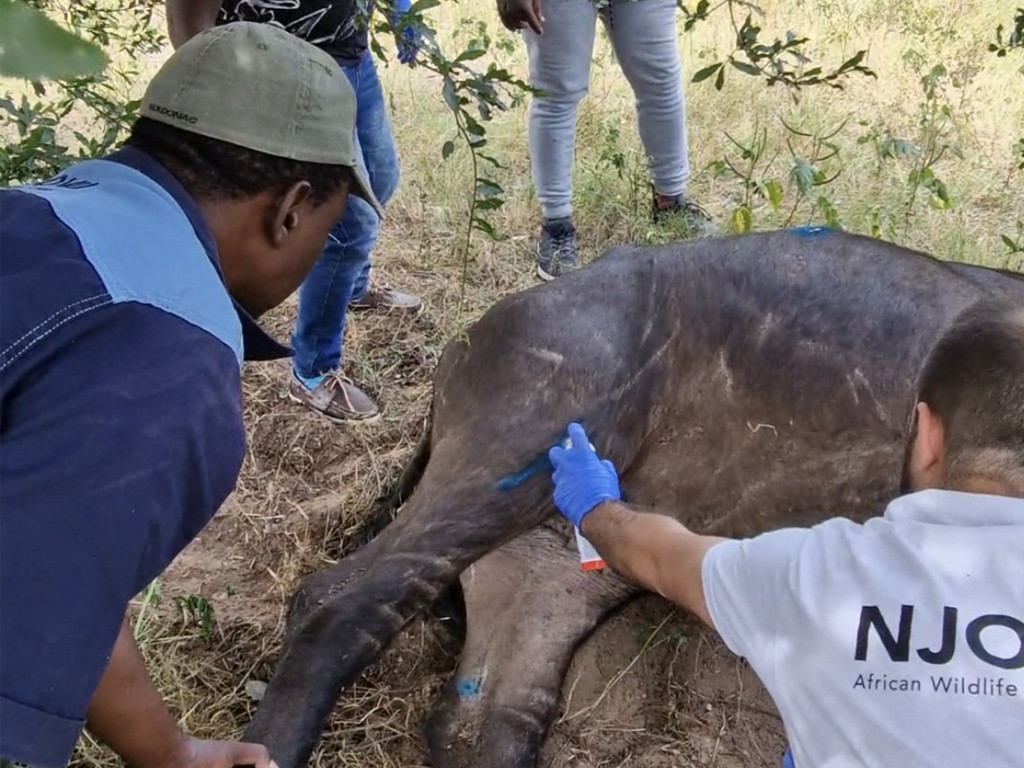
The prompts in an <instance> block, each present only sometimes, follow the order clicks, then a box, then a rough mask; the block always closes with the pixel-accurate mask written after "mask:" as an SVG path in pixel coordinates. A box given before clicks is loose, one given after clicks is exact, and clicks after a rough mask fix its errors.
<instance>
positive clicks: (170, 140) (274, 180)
mask: <svg viewBox="0 0 1024 768" xmlns="http://www.w3.org/2000/svg"><path fill="white" fill-rule="evenodd" d="M126 144H128V145H129V146H132V147H135V148H137V149H140V150H142V151H143V152H146V153H147V154H149V155H152V156H153V157H155V158H156V159H157V160H159V161H160V162H161V163H163V164H164V165H165V166H167V168H168V170H170V171H171V173H173V174H174V176H175V177H176V178H177V179H178V181H180V182H181V184H182V186H183V187H185V189H186V190H188V192H189V194H191V195H192V196H193V197H195V198H198V199H205V200H244V199H246V198H249V197H253V196H255V195H258V194H260V193H261V192H266V191H267V190H272V191H280V192H284V191H285V190H286V189H288V188H289V187H290V186H292V185H293V184H295V183H296V182H298V181H308V182H309V184H310V186H311V187H312V188H313V196H312V199H313V204H314V205H320V204H322V203H324V202H326V201H327V200H329V199H330V198H331V197H332V196H333V195H334V194H335V193H336V192H337V191H338V190H340V189H341V188H342V187H343V186H346V185H350V184H351V181H352V169H351V168H349V167H348V166H346V165H325V164H322V163H307V162H302V161H299V160H288V159H286V158H282V157H275V156H273V155H268V154H265V153H263V152H257V151H255V150H252V149H246V148H245V147H240V146H238V145H236V144H229V143H228V142H226V141H220V140H218V139H210V138H207V137H206V136H200V135H199V134H195V133H189V132H188V131H183V130H181V129H180V128H175V127H174V126H171V125H165V124H164V123H159V122H157V121H155V120H150V119H149V118H146V117H140V118H139V119H138V120H136V121H135V124H134V125H133V126H132V131H131V135H130V136H129V137H128V141H127V142H126Z"/></svg>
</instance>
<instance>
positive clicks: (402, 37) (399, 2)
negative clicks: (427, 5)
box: [391, 0, 420, 64]
mask: <svg viewBox="0 0 1024 768" xmlns="http://www.w3.org/2000/svg"><path fill="white" fill-rule="evenodd" d="M411 7H412V0H395V10H394V12H393V13H392V14H391V26H392V27H394V28H395V29H396V30H397V32H396V42H397V44H398V60H399V61H400V62H402V63H403V64H412V63H413V62H414V61H415V60H416V56H417V55H418V54H419V52H420V33H419V30H418V29H416V27H415V26H413V25H412V24H407V25H406V26H404V27H402V28H401V29H399V28H398V25H399V23H400V22H401V15H402V14H403V13H408V11H409V9H410V8H411Z"/></svg>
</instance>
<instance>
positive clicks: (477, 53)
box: [455, 48, 487, 64]
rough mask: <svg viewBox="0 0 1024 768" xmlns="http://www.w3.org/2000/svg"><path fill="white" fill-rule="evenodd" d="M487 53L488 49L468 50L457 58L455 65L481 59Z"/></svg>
mask: <svg viewBox="0 0 1024 768" xmlns="http://www.w3.org/2000/svg"><path fill="white" fill-rule="evenodd" d="M485 53H487V49H486V48H467V49H466V50H464V51H463V52H462V53H460V54H459V55H458V56H456V57H455V63H456V64H459V63H460V62H463V61H473V59H479V58H480V57H481V56H483V55H484V54H485Z"/></svg>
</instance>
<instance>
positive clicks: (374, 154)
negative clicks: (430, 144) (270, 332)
mask: <svg viewBox="0 0 1024 768" xmlns="http://www.w3.org/2000/svg"><path fill="white" fill-rule="evenodd" d="M341 69H342V71H343V72H344V73H345V75H346V76H347V77H348V78H349V82H351V84H352V88H353V90H354V91H355V95H356V104H357V109H358V116H357V121H356V149H357V152H358V155H359V157H358V162H359V164H360V165H362V166H363V167H364V169H365V171H366V174H367V176H368V177H369V179H370V183H371V186H372V187H373V190H374V193H375V194H376V195H377V199H378V200H380V202H381V204H386V202H387V200H388V199H389V198H390V197H391V195H392V194H393V193H394V191H395V188H396V187H397V185H398V162H397V158H396V157H395V150H394V143H393V140H392V138H391V129H390V126H389V125H388V119H387V112H386V109H385V105H384V97H383V93H382V91H381V87H380V81H379V79H378V78H377V72H376V69H375V67H374V64H373V60H372V58H370V54H369V52H367V53H366V54H364V56H363V58H362V59H361V60H360V62H359V63H358V64H356V65H353V66H343V67H342V68H341ZM379 229H380V219H379V218H378V217H377V214H376V212H375V211H374V210H373V208H372V207H370V205H369V204H368V203H366V202H365V201H364V200H362V199H361V198H358V197H355V196H350V197H349V200H348V205H347V206H346V209H345V213H344V214H343V215H342V217H341V220H340V221H339V222H338V223H337V224H335V225H334V227H333V228H332V229H331V234H330V236H329V237H328V239H327V243H326V245H325V246H324V250H323V253H322V254H321V255H320V258H319V259H318V260H317V263H316V265H315V266H314V267H313V270H312V272H310V274H309V276H308V277H307V278H306V280H305V282H304V283H303V284H302V288H301V289H300V291H299V312H298V320H297V322H296V326H295V332H294V333H293V334H292V346H293V347H294V348H295V357H294V359H293V361H292V367H293V374H294V375H293V377H292V381H291V382H290V386H289V394H290V396H291V397H292V399H293V400H296V401H298V402H301V403H303V404H304V405H307V406H309V407H310V408H313V409H315V410H318V411H321V412H323V413H324V414H325V415H327V416H328V417H330V418H332V419H336V420H343V419H366V418H370V417H372V416H375V415H376V413H377V407H376V406H375V405H374V403H373V401H372V400H370V398H369V397H367V396H366V394H365V393H363V392H362V391H361V390H360V389H359V388H358V387H356V386H355V384H353V383H352V382H351V381H349V380H347V379H345V378H344V377H342V376H341V375H340V374H339V369H340V366H341V359H342V341H343V338H344V331H345V310H346V308H347V307H348V304H349V302H350V301H351V300H352V298H353V296H358V294H356V293H355V291H356V290H359V291H360V292H363V291H364V290H365V286H366V282H367V276H368V273H369V263H370V251H371V250H372V249H373V246H374V244H375V243H376V241H377V234H378V231H379Z"/></svg>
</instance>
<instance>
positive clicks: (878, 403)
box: [246, 232, 1024, 768]
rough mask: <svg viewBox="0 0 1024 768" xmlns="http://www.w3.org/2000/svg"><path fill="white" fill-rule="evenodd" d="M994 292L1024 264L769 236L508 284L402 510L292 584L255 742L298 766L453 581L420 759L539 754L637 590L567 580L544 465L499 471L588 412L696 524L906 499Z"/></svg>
mask: <svg viewBox="0 0 1024 768" xmlns="http://www.w3.org/2000/svg"><path fill="white" fill-rule="evenodd" d="M994 293H1003V294H1005V295H1007V296H1009V297H1012V298H1014V299H1016V300H1019V301H1020V302H1021V303H1022V304H1024V279H1022V278H1021V277H1020V276H1017V275H1013V274H1012V273H1003V272H999V271H996V270H984V269H981V268H977V267H969V266H965V265H953V264H945V263H941V262H938V261H935V260H933V259H931V258H930V257H928V256H925V255H923V254H919V253H915V252H912V251H908V250H905V249H902V248H898V247H896V246H893V245H890V244H887V243H883V242H881V241H878V240H874V239H870V238H864V237H858V236H853V235H848V234H843V233H821V232H803V233H793V232H778V233H759V234H752V235H745V236H738V237H730V238H721V239H705V240H700V241H694V242H691V243H684V244H675V245H669V246H664V247H649V248H631V247H624V248H617V249H613V250H612V251H610V252H609V253H608V254H607V255H606V256H604V257H603V258H602V259H600V260H599V261H597V262H595V263H594V264H592V265H591V266H589V267H588V268H586V269H583V270H580V271H577V272H573V273H571V274H569V275H566V276H564V277H561V278H559V279H558V280H557V281H554V282H553V283H550V284H547V285H543V286H538V287H536V288H533V289H530V290H527V291H524V292H522V293H518V294H514V295H512V296H509V297H507V298H505V299H504V300H502V301H500V302H499V303H498V304H496V305H495V306H494V307H493V308H492V309H491V310H490V311H488V312H487V313H486V314H485V315H484V316H483V317H482V318H481V319H480V320H479V321H478V322H477V323H476V324H475V325H473V326H472V327H471V328H470V330H469V342H468V344H465V343H461V342H453V343H451V344H450V345H449V346H448V348H447V349H446V351H445V353H444V355H443V357H442V359H441V362H440V364H439V367H438V371H437V375H436V379H435V389H434V403H433V411H432V428H431V431H430V434H429V436H428V440H427V442H426V443H425V444H424V447H423V450H422V451H421V452H420V454H419V455H418V457H417V459H416V460H415V461H414V462H413V464H412V467H411V469H410V472H409V473H407V476H406V478H405V481H404V489H403V496H402V498H401V499H399V500H405V496H408V498H407V500H405V504H404V509H403V510H402V512H401V514H400V515H399V516H398V517H397V518H396V519H395V520H394V522H392V523H391V524H390V525H388V526H387V527H386V528H385V529H384V530H383V531H382V532H381V533H380V534H379V535H378V536H377V537H376V538H375V539H373V540H372V541H370V542H369V543H368V544H367V545H366V546H365V547H363V548H361V549H359V550H358V551H356V552H355V553H353V554H352V555H350V556H349V557H347V558H345V559H344V560H342V561H341V562H340V563H339V564H337V565H336V566H334V567H332V568H330V569H327V570H325V571H322V572H319V573H315V574H312V575H310V576H308V577H307V578H306V579H305V580H304V581H303V582H302V584H301V585H300V587H299V589H298V591H297V592H296V594H295V596H294V598H293V603H292V610H291V615H290V617H289V627H290V629H289V635H288V642H287V644H286V647H285V650H284V652H283V655H282V657H281V659H280V665H279V669H278V672H277V675H276V676H275V677H274V679H273V680H272V681H271V683H270V686H269V688H268V689H267V693H266V696H265V697H264V699H263V701H262V703H261V705H260V708H259V710H258V711H257V713H256V716H255V718H254V720H253V722H252V724H251V726H250V728H249V729H248V731H247V732H246V739H247V740H248V741H257V742H261V743H263V744H266V746H267V747H268V748H269V750H270V753H271V755H272V756H273V757H274V759H275V760H276V761H277V762H278V764H279V765H280V766H281V768H295V767H296V766H300V765H303V764H304V763H305V761H306V759H307V758H308V756H309V754H310V752H311V750H312V748H313V746H314V745H315V742H316V740H317V739H318V737H319V735H320V733H321V730H322V728H323V725H324V722H325V720H326V718H327V716H328V715H329V713H330V711H331V709H332V707H333V705H334V702H335V701H336V699H337V697H338V696H339V695H340V694H341V692H342V691H343V690H344V689H345V687H346V686H348V685H350V684H351V683H352V682H353V681H354V680H355V679H356V678H357V677H358V676H359V675H360V673H361V672H362V671H363V670H364V669H365V668H366V666H367V665H368V664H370V663H371V662H372V661H373V660H374V659H375V658H376V656H377V655H378V654H379V653H380V651H381V650H382V649H383V648H384V647H385V645H386V644H387V643H388V642H389V641H390V640H391V638H392V637H393V636H394V635H395V634H396V633H397V632H398V631H399V629H400V628H401V627H402V626H403V624H405V622H407V621H408V620H409V619H410V618H411V617H412V616H413V615H414V614H416V613H417V612H418V611H421V610H423V609H424V608H427V607H429V606H430V605H431V604H433V603H434V601H435V600H436V599H437V598H438V596H439V595H440V594H442V592H443V591H444V590H446V589H447V588H448V587H449V586H450V585H453V584H456V583H457V580H458V579H459V578H460V575H461V586H462V590H463V593H464V600H465V606H466V619H467V622H468V628H467V632H466V642H465V647H464V650H463V655H462V663H461V667H460V670H459V672H458V675H457V676H456V679H455V680H453V681H452V683H451V684H450V685H449V686H448V689H447V690H446V691H445V693H444V695H443V698H442V701H441V703H440V706H439V708H438V710H437V711H436V712H435V713H434V716H433V717H432V718H431V722H430V727H429V729H428V741H429V746H430V751H431V759H432V761H433V764H434V765H435V766H440V767H443V768H456V767H458V768H470V766H472V767H473V768H491V767H492V766H493V768H528V767H529V766H533V765H535V763H536V757H537V752H538V748H539V746H540V744H541V741H542V740H543V737H544V734H545V732H546V729H547V727H548V725H549V724H550V722H551V719H552V717H553V716H554V714H555V712H556V708H557V702H558V693H559V688H560V685H561V681H562V677H563V675H564V674H565V670H566V668H567V665H568V663H569V661H570V659H571V656H572V653H573V650H574V649H575V647H576V645H577V644H578V643H579V642H580V641H581V640H582V639H583V638H584V637H585V636H586V635H587V634H588V633H589V632H591V631H592V630H593V628H594V627H595V626H596V625H597V623H598V622H600V621H601V619H602V618H603V617H604V616H605V615H606V614H607V613H608V612H609V611H611V610H613V609H614V608H615V607H617V606H618V605H620V604H621V603H622V602H623V601H625V600H626V599H628V598H629V597H630V596H631V595H634V594H636V589H635V588H633V587H632V586H630V585H627V584H626V583H625V582H624V581H623V580H622V579H620V578H619V577H618V576H616V575H615V574H613V573H611V572H607V571H605V572H599V573H593V572H591V573H583V572H581V571H580V569H579V564H578V561H577V559H576V558H577V555H576V553H575V549H574V545H573V543H572V539H571V536H570V535H569V531H568V530H567V528H566V526H565V524H564V523H562V522H561V521H560V520H559V519H557V517H554V516H553V512H554V509H553V506H552V503H551V499H550V494H551V480H550V475H549V473H548V472H547V471H546V468H543V467H540V468H539V469H538V471H536V472H535V473H534V474H532V475H530V476H528V477H526V478H525V479H523V480H522V482H521V483H519V484H518V485H515V487H513V488H510V489H505V490H502V489H501V488H499V482H500V481H501V480H502V479H503V478H509V477H514V476H516V474H517V473H520V472H521V471H522V470H523V469H524V468H525V467H528V466H531V464H533V465H534V466H539V465H537V464H536V463H535V462H536V460H537V458H538V457H539V456H540V457H543V453H544V451H545V450H546V448H547V447H548V446H549V445H551V444H552V443H554V442H555V441H556V440H558V438H559V437H560V436H561V434H562V430H563V429H564V428H565V425H566V424H567V423H568V422H569V421H571V420H581V421H582V422H583V423H584V425H585V426H586V428H587V431H588V433H589V434H590V436H591V439H592V440H593V442H594V444H595V446H596V448H597V450H598V452H599V453H601V455H603V456H607V457H609V458H610V459H612V460H613V461H614V462H615V464H616V466H617V467H618V468H619V470H620V475H621V484H622V489H623V492H624V494H625V496H626V498H627V499H628V500H630V501H633V502H635V503H638V504H641V505H644V506H647V507H651V508H654V509H657V510H660V511H663V512H665V513H666V514H671V515H673V516H675V517H677V518H678V519H680V520H682V521H683V522H684V523H685V524H686V525H688V526H689V527H691V528H693V529H695V530H699V531H704V532H712V533H718V534H723V535H729V536H749V535H754V534H757V533H760V532H763V531H766V530H770V529H774V528H779V527H783V526H791V525H810V524H813V523H815V522H818V521H820V520H822V519H824V518H826V517H830V516H834V515H844V516H848V517H851V518H853V519H857V520H862V519H864V518H865V517H867V516H869V515H872V514H879V513H880V512H881V511H882V509H883V507H884V505H885V503H886V502H887V501H888V500H890V499H891V498H892V497H893V496H894V495H896V493H897V491H898V486H899V479H900V464H901V458H902V452H903V443H904V436H905V432H906V429H907V426H908V420H909V417H910V414H911V410H912V406H913V401H914V398H913V391H914V379H915V376H916V372H917V370H918V367H919V365H920V363H921V362H922V360H923V357H924V355H925V354H926V352H927V351H928V349H929V347H930V345H931V344H932V343H933V341H934V340H935V339H936V337H937V335H938V334H939V332H940V331H941V329H942V327H943V326H944V324H945V323H947V322H948V321H949V320H950V319H951V318H952V317H953V316H954V315H955V314H956V313H957V312H958V311H959V310H960V309H962V308H963V307H965V306H966V305H968V304H969V303H971V302H972V301H974V300H975V299H977V298H979V297H980V296H982V295H985V294H994ZM541 463H542V462H541ZM417 481H418V482H417ZM410 492H411V495H410Z"/></svg>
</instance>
